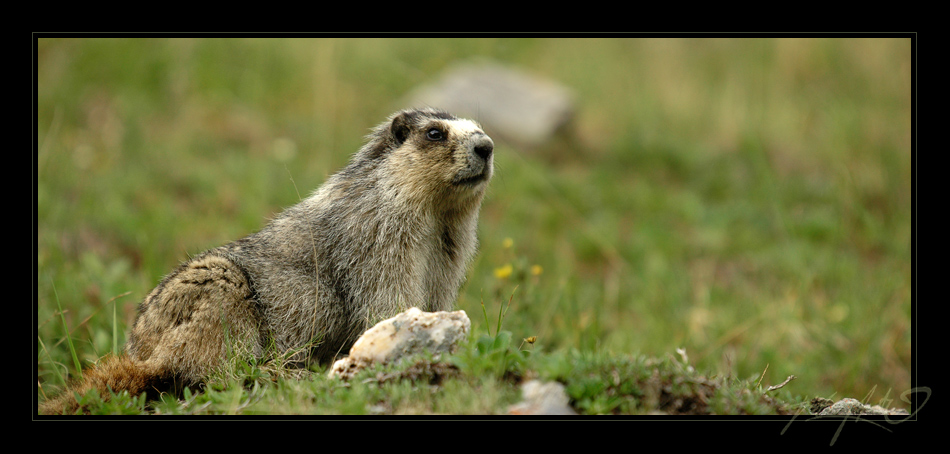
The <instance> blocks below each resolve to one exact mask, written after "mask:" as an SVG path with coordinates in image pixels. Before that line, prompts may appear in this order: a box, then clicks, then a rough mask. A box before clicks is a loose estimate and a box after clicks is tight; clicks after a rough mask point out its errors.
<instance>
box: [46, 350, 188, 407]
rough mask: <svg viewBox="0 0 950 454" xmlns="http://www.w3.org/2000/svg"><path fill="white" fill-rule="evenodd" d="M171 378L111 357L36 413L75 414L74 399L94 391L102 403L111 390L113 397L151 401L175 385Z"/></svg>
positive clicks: (103, 359) (147, 367)
mask: <svg viewBox="0 0 950 454" xmlns="http://www.w3.org/2000/svg"><path fill="white" fill-rule="evenodd" d="M173 375H174V374H170V373H167V372H165V373H162V372H161V371H157V370H154V368H152V367H149V366H148V365H146V364H145V363H142V362H138V361H134V360H133V359H131V358H129V357H128V356H126V355H119V356H113V355H110V356H107V357H105V358H102V359H101V360H100V361H99V362H98V363H97V364H96V365H95V366H93V367H91V368H89V369H87V370H84V371H83V376H82V378H81V379H80V380H77V381H75V382H73V383H71V384H70V385H69V386H67V387H66V390H65V391H63V393H62V394H60V395H58V396H56V397H53V398H51V399H49V400H47V401H45V402H43V403H42V404H40V408H39V412H40V414H44V415H61V414H66V415H70V414H75V413H76V412H77V410H79V409H80V408H79V407H80V406H79V402H78V401H77V400H76V395H77V394H78V395H80V396H81V395H83V394H85V393H87V392H89V391H91V390H93V389H95V390H97V391H98V392H99V396H101V397H102V399H108V398H109V395H110V390H111V392H113V393H118V392H121V391H128V392H129V394H130V395H133V396H137V395H139V394H141V393H143V392H144V393H148V394H149V395H150V398H154V397H157V395H158V393H159V392H160V391H162V390H167V389H169V387H170V385H171V384H173V383H174V381H175V380H174V378H175V377H174V376H173Z"/></svg>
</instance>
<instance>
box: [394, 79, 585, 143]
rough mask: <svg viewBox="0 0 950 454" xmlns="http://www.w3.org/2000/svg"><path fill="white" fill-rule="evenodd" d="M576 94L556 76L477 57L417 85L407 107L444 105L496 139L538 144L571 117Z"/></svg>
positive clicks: (410, 95)
mask: <svg viewBox="0 0 950 454" xmlns="http://www.w3.org/2000/svg"><path fill="white" fill-rule="evenodd" d="M573 98H574V95H573V94H572V93H571V92H570V91H569V90H568V89H567V88H566V87H564V86H562V85H560V84H557V83H555V82H553V81H551V80H547V79H542V78H540V77H536V76H532V75H529V74H527V73H524V72H522V71H519V70H516V69H513V68H510V67H506V66H502V65H499V64H496V63H492V62H488V61H478V62H466V63H462V64H459V65H456V66H453V67H450V68H449V69H447V70H446V71H445V72H444V73H443V74H442V76H441V77H440V78H439V79H438V80H436V81H435V82H433V83H431V84H428V85H424V86H421V87H419V88H417V89H415V90H413V91H412V92H411V93H410V94H409V95H408V96H407V97H406V98H405V100H404V101H403V102H402V107H423V106H431V107H437V108H441V109H445V110H447V111H449V112H452V113H453V114H455V115H459V116H463V117H467V118H471V119H473V120H476V121H478V122H479V123H481V125H482V126H483V127H484V128H485V130H486V132H487V133H488V135H490V136H492V137H493V138H498V139H501V140H503V141H506V142H508V143H510V144H511V145H514V146H517V147H521V148H534V147H537V146H538V145H541V144H542V143H544V142H545V141H546V140H548V139H550V138H551V137H552V136H553V135H554V134H555V133H556V132H557V131H558V130H559V129H561V128H563V127H565V125H567V124H568V123H569V122H570V121H571V118H572V117H573V115H574V100H573Z"/></svg>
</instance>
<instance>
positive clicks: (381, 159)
mask: <svg viewBox="0 0 950 454" xmlns="http://www.w3.org/2000/svg"><path fill="white" fill-rule="evenodd" d="M369 138H370V141H369V143H367V144H366V146H364V147H363V149H362V150H361V152H360V153H359V155H358V158H357V161H363V162H364V163H365V162H367V161H369V162H372V164H371V167H373V168H374V169H375V170H376V171H377V172H378V173H377V176H378V177H379V180H378V181H380V182H381V183H385V185H384V186H385V187H386V189H387V190H392V191H396V192H397V193H398V196H399V197H400V198H406V199H407V200H408V199H411V200H420V199H425V200H430V201H432V200H436V201H438V200H445V201H446V202H450V203H452V202H455V203H457V202H459V201H460V200H463V199H464V200H467V199H474V200H480V199H481V196H482V195H483V194H484V192H485V188H486V186H487V183H488V181H489V180H490V179H491V176H492V165H493V153H492V152H493V150H494V143H493V142H492V140H491V138H490V137H488V135H487V134H485V132H484V131H482V128H481V126H479V124H478V123H476V122H474V121H472V120H468V119H464V118H458V117H455V116H454V115H452V114H449V113H447V112H445V111H441V110H437V109H413V110H403V111H399V112H396V113H395V114H393V115H392V116H391V117H390V118H389V119H388V120H387V121H386V122H384V123H383V124H381V125H379V126H377V127H376V128H375V129H374V130H373V133H372V134H370V136H369Z"/></svg>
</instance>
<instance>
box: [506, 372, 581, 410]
mask: <svg viewBox="0 0 950 454" xmlns="http://www.w3.org/2000/svg"><path fill="white" fill-rule="evenodd" d="M521 393H522V398H523V400H522V401H521V402H519V403H517V404H515V405H512V406H511V407H509V408H508V414H510V415H576V414H577V412H575V411H574V409H573V408H571V406H570V405H569V402H570V398H569V397H567V393H566V392H564V385H562V384H560V383H558V382H542V381H540V380H529V381H528V382H526V383H525V384H523V385H521Z"/></svg>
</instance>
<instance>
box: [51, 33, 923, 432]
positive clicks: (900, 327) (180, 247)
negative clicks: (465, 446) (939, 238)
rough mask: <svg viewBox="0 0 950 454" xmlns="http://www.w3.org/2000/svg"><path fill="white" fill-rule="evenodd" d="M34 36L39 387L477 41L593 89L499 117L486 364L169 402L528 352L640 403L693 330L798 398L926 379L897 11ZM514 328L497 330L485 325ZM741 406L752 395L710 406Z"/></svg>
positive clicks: (220, 408)
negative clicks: (486, 32)
mask: <svg viewBox="0 0 950 454" xmlns="http://www.w3.org/2000/svg"><path fill="white" fill-rule="evenodd" d="M36 56H37V68H36V69H37V76H36V80H37V90H36V101H37V108H38V109H37V116H36V126H37V135H36V143H37V148H36V155H35V165H36V167H35V169H36V177H37V178H36V180H35V181H36V187H35V216H36V218H35V219H36V231H35V232H36V233H35V235H36V250H35V251H36V252H35V262H36V274H35V283H36V294H35V298H36V301H35V305H36V306H35V308H36V313H35V316H36V335H37V343H36V345H37V348H36V351H35V353H36V360H37V363H36V373H37V377H36V378H37V383H38V385H39V387H38V390H37V398H38V399H40V400H42V399H43V398H44V395H46V394H47V393H51V392H55V391H56V390H57V389H58V388H59V387H60V386H61V385H62V383H63V380H65V378H66V377H67V376H75V375H77V374H78V373H79V371H78V370H77V365H76V362H81V363H83V364H88V363H89V362H91V361H94V360H95V359H97V358H99V357H100V356H102V355H104V354H106V353H108V352H111V351H114V350H115V349H116V348H121V346H122V345H123V344H124V342H125V336H126V334H127V328H128V326H129V324H130V323H131V321H132V319H133V317H134V313H135V307H136V304H137V303H138V302H139V301H140V300H141V299H142V298H143V297H144V295H145V294H146V293H147V292H148V291H149V290H150V289H151V288H152V287H153V286H154V285H155V284H156V283H157V282H158V280H159V279H160V278H161V276H162V275H163V274H164V273H166V272H168V271H169V270H171V269H172V268H173V267H174V266H175V265H176V264H177V263H178V262H179V261H181V260H183V259H185V258H186V257H187V256H188V255H189V254H195V253H197V252H200V251H201V250H204V249H206V248H209V247H212V246H215V245H219V244H222V243H225V242H227V241H230V240H233V239H236V238H239V237H241V236H243V235H246V234H248V233H250V232H253V231H255V230H257V229H259V228H260V227H261V226H262V225H263V223H264V222H265V221H266V219H267V218H269V217H270V216H272V215H273V214H274V213H276V212H277V211H279V210H280V209H282V208H283V207H286V206H289V205H291V204H293V203H295V202H296V201H297V200H299V194H303V195H305V194H306V193H308V192H309V191H310V190H311V189H312V188H316V187H317V186H319V184H320V183H321V182H322V181H323V180H324V179H325V178H326V176H327V175H329V174H330V173H332V172H334V171H335V170H337V169H339V168H340V167H342V165H343V164H344V163H345V162H346V160H347V159H348V158H349V155H350V154H351V153H352V152H353V151H355V150H356V149H357V148H358V147H359V146H360V144H361V141H362V137H363V136H364V134H365V133H366V132H367V131H368V128H370V127H371V126H373V125H375V124H376V123H378V122H379V121H381V119H383V118H385V116H386V115H388V114H389V113H391V111H392V110H394V109H395V108H396V101H397V100H398V98H399V97H400V96H401V95H402V94H404V93H406V92H408V91H409V90H410V89H412V88H413V87H415V86H416V85H417V84H420V83H423V82H425V81H427V80H430V79H431V78H433V77H435V75H436V74H437V73H438V71H440V70H441V69H443V68H445V67H447V66H448V65H450V64H452V63H453V62H455V61H458V60H464V59H467V58H472V57H490V58H493V59H497V60H500V61H503V62H506V63H509V64H512V65H517V66H519V67H522V68H525V69H526V70H528V71H531V72H533V73H535V74H540V75H543V76H545V77H549V78H551V79H553V80H556V81H559V82H560V83H562V84H565V85H566V86H568V87H570V88H571V89H572V90H574V91H575V94H576V95H577V99H578V100H579V102H578V106H577V107H578V112H577V116H576V119H575V122H574V123H573V125H572V128H573V129H572V134H571V136H570V137H566V138H558V139H555V140H552V141H551V142H550V143H549V144H547V145H546V146H545V147H542V148H541V149H539V150H534V151H524V150H518V149H515V148H512V147H511V146H509V145H506V144H503V143H500V144H498V148H497V154H496V166H497V169H496V170H497V171H496V177H495V179H494V180H493V182H492V186H491V191H490V194H489V196H488V198H487V200H486V202H485V205H484V207H483V211H482V218H481V223H480V238H481V250H480V253H479V256H478V258H477V261H476V263H475V264H474V266H473V268H472V271H471V273H470V275H469V280H468V282H467V283H466V285H465V286H464V287H463V289H462V292H461V295H460V298H459V302H458V306H459V308H460V309H464V310H465V311H466V312H467V313H468V314H469V317H470V318H471V319H472V322H473V337H474V338H473V339H472V340H471V345H470V346H469V347H470V348H467V349H464V352H462V353H460V354H459V355H458V356H460V357H461V358H462V359H461V360H459V361H460V362H461V363H465V364H468V365H469V366H470V367H472V368H474V369H465V368H464V367H462V366H459V365H456V367H460V368H461V370H462V371H472V370H477V371H479V372H478V373H474V372H473V373H471V374H466V375H463V376H461V377H449V379H447V380H446V381H445V382H444V385H443V386H441V387H439V388H438V389H434V390H433V391H432V392H430V393H421V394H420V393H413V387H415V386H419V385H418V382H417V381H414V380H402V381H399V380H396V381H393V382H391V383H386V384H383V385H375V384H361V385H353V386H350V387H347V388H341V386H340V385H338V384H334V383H331V382H327V381H326V380H322V379H313V380H295V379H286V378H284V377H283V374H281V373H274V374H270V375H268V374H267V373H265V372H261V373H262V374H263V377H264V378H262V377H258V376H256V375H254V374H250V375H249V376H250V377H251V378H249V379H247V380H239V379H234V380H236V381H228V380H223V382H224V383H223V384H222V385H220V386H219V388H220V390H218V389H215V388H213V387H209V391H208V392H206V393H200V394H195V395H192V396H190V397H188V398H186V399H185V400H184V402H185V403H184V404H182V403H179V402H177V401H171V402H167V403H164V404H159V405H158V406H157V407H156V408H157V409H158V411H159V412H161V413H174V414H178V413H188V412H209V413H220V414H231V413H243V414H248V413H251V414H262V413H277V414H288V413H327V414H350V413H357V414H360V413H367V412H373V411H379V412H384V413H427V412H444V413H468V412H472V413H495V412H499V411H502V410H503V409H504V407H505V405H507V404H509V403H512V402H513V401H514V400H515V399H517V391H516V387H515V386H514V381H513V378H512V377H516V376H519V375H518V374H522V375H524V374H539V375H542V376H546V377H550V378H553V379H557V380H560V381H562V382H565V383H567V389H568V391H569V393H572V399H573V400H572V402H574V403H575V404H576V405H575V408H578V409H580V410H583V411H587V412H591V413H601V412H605V413H610V412H615V411H618V410H617V409H621V410H619V411H620V412H634V413H636V412H638V411H640V410H638V409H642V407H637V405H636V404H635V403H632V402H633V401H632V400H630V399H632V398H636V399H639V397H637V396H638V394H637V393H636V392H633V391H632V390H633V388H634V385H633V384H634V383H638V382H637V381H636V380H635V379H634V377H635V376H636V374H637V373H638V372H637V371H638V370H645V369H643V367H646V366H644V364H645V361H647V359H649V358H661V359H659V360H655V361H659V363H657V364H660V366H656V367H661V368H664V370H675V367H679V366H678V365H677V364H678V363H676V362H675V361H673V360H669V359H668V358H669V357H670V355H673V354H674V352H675V351H676V349H678V348H682V349H683V350H684V351H685V352H686V353H687V354H688V357H689V359H690V362H689V365H690V366H692V367H693V368H695V370H696V371H702V376H703V377H705V378H707V379H709V380H725V381H724V382H722V383H725V384H726V385H727V386H739V387H742V388H743V389H749V390H755V389H756V386H755V383H757V382H758V381H759V380H760V379H761V384H762V387H764V386H765V385H766V384H776V383H779V382H781V381H783V380H784V379H785V378H786V377H787V376H788V375H793V374H794V375H796V376H797V377H798V378H797V379H796V380H794V381H793V382H791V383H790V384H789V385H788V386H786V387H785V388H783V389H782V390H781V392H783V393H785V392H787V393H789V394H787V395H785V397H786V398H787V399H788V400H789V401H791V402H799V401H800V400H801V399H804V398H811V397H814V396H824V397H846V396H847V397H856V398H859V399H864V400H868V401H870V402H872V403H877V401H878V400H879V399H882V398H885V397H886V396H889V397H891V398H893V397H894V396H895V395H899V394H900V393H901V392H903V391H905V390H907V389H909V388H911V387H913V386H914V385H915V383H914V382H913V380H912V378H913V376H912V369H911V364H912V358H913V354H912V340H913V331H912V327H913V324H912V306H913V300H912V296H911V295H912V293H911V292H912V291H911V288H912V271H913V270H912V260H911V253H912V249H911V247H912V242H911V235H912V231H913V230H912V229H913V224H912V206H913V198H912V176H911V175H912V166H911V160H912V154H911V149H912V135H911V128H912V124H911V109H912V105H911V81H912V72H911V67H912V64H913V61H912V59H911V42H910V40H909V39H907V38H874V39H858V38H838V39H502V38H484V39H216V38H202V39H190V38H188V39H184V38H181V39H151V38H149V39H117V38H105V39H101V38H52V39H49V38H41V39H39V40H38V41H37V48H36ZM489 133H490V131H489ZM516 289H517V290H516ZM482 304H484V308H485V309H483V306H482ZM502 306H505V307H507V309H505V310H504V311H505V312H504V323H503V324H501V325H499V323H500V322H499V320H500V317H501V312H500V309H499V308H500V307H502ZM499 326H500V327H501V330H500V331H501V332H508V333H510V336H511V337H510V339H509V341H508V342H507V343H505V345H504V348H503V349H502V350H503V351H504V352H505V353H504V354H500V353H496V354H495V355H494V356H492V355H491V354H490V352H491V351H496V352H497V351H500V350H498V349H500V348H501V346H500V345H499V346H496V347H497V348H496V349H495V350H493V349H491V348H487V347H486V346H482V350H479V348H478V346H479V345H481V344H479V339H480V338H481V337H480V336H482V335H486V334H488V332H489V331H490V333H491V334H492V336H491V338H492V339H495V338H497V337H499V336H500V333H499V329H498V328H499ZM532 336H533V337H535V338H536V340H535V342H534V343H533V344H524V343H523V341H522V340H523V339H525V338H528V337H532ZM503 343H504V342H503ZM528 350H530V351H531V354H530V355H527V356H522V355H521V354H520V353H512V352H520V351H528ZM479 352H480V353H479ZM466 354H470V355H476V354H481V355H483V356H487V357H490V358H492V359H491V360H485V361H487V362H488V363H489V365H490V366H491V367H489V366H487V365H486V366H480V367H477V366H476V365H475V362H476V361H474V360H472V359H471V358H469V360H465V359H464V358H465V355H466ZM512 355H514V356H512ZM74 357H75V358H76V361H74V359H73V358H74ZM496 360H498V361H503V364H501V365H498V364H497V363H493V362H492V361H496ZM466 361H468V362H466ZM507 361H511V364H512V367H515V368H516V369H515V370H514V371H513V372H512V371H509V370H508V365H507V364H508V363H507ZM664 361H665V362H664ZM249 367H250V369H249V370H250V371H254V370H260V369H261V368H262V367H264V366H263V365H254V366H253V367H251V366H249ZM483 368H487V369H492V370H493V372H491V373H484V374H483V373H482V372H485V371H483V370H482V369H483ZM497 368H500V369H501V370H502V373H499V372H498V371H497V370H494V369H497ZM605 371H617V374H619V376H620V377H621V380H620V381H619V382H618V383H621V384H620V385H609V386H608V384H610V383H612V382H611V381H610V380H608V379H607V378H604V377H600V378H597V377H599V375H598V374H604V373H606V372H605ZM763 371H765V376H764V377H762V373H763ZM697 373H699V372H697ZM506 374H507V375H506ZM589 375H592V376H593V378H589V377H588V376H589ZM266 377H270V378H266ZM318 377H319V375H318ZM628 378H629V380H630V381H629V383H628V382H627V381H625V380H627V379H628ZM229 380H230V379H229ZM624 383H627V384H624ZM717 383H720V382H717ZM229 384H230V386H229ZM720 384H721V383H720ZM245 385H246V386H245ZM611 386H613V387H614V388H611ZM717 386H719V385H717ZM618 387H619V388H618ZM609 389H615V391H613V394H611V393H610V392H608V390H609ZM717 389H718V388H717ZM738 394H742V393H738ZM738 394H737V395H738ZM610 396H615V397H616V396H619V397H617V398H616V399H612V398H611V397H610ZM720 400H721V399H720ZM712 401H716V400H715V399H710V402H712ZM371 402H375V404H373V403H371ZM900 404H902V403H901V402H895V405H900ZM108 405H115V406H105V407H102V408H103V411H105V412H116V413H122V412H123V410H121V408H126V409H127V410H129V411H132V412H135V411H137V410H136V409H141V408H143V407H142V406H141V405H144V404H142V403H139V402H138V401H134V399H128V400H126V401H123V400H122V399H121V398H119V399H117V400H114V401H113V402H112V403H110V404H108ZM123 405H125V407H122V406H123ZM374 405H375V406H374ZM742 405H745V406H747V407H749V408H752V407H756V406H757V405H759V403H756V402H752V401H750V402H746V403H744V404H739V403H735V402H733V403H728V404H722V407H721V409H723V410H736V409H737V408H738V407H739V406H742ZM756 408H757V407H756ZM763 408H764V407H763ZM759 410H761V408H760V409H759ZM749 411H750V412H753V413H754V412H756V411H754V410H749Z"/></svg>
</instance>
